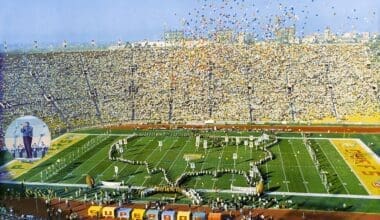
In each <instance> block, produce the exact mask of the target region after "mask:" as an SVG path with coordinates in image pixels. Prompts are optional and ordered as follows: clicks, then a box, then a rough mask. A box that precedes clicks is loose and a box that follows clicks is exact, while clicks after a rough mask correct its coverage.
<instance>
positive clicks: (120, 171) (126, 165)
mask: <svg viewBox="0 0 380 220" xmlns="http://www.w3.org/2000/svg"><path fill="white" fill-rule="evenodd" d="M141 140H142V138H139V139H138V140H137V141H136V142H135V143H134V144H133V145H132V146H134V145H135V144H137V143H139V142H140V141H141ZM152 141H153V140H150V141H149V142H148V144H149V143H150V142H152ZM146 146H147V145H144V147H142V148H141V150H140V151H139V153H141V152H142V151H143V150H144V149H145V147H146ZM127 149H128V145H127ZM136 157H137V156H134V157H133V159H134V158H136ZM120 162H121V161H120ZM121 163H123V162H121ZM124 164H125V166H124V167H123V168H122V169H120V170H119V173H122V172H123V170H124V169H125V168H127V167H128V163H124Z"/></svg>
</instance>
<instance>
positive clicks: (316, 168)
mask: <svg viewBox="0 0 380 220" xmlns="http://www.w3.org/2000/svg"><path fill="white" fill-rule="evenodd" d="M302 145H303V146H305V148H306V145H305V143H304V142H302ZM306 151H307V154H308V155H309V156H310V158H311V161H312V163H313V165H314V167H315V170H316V171H317V174H318V173H319V170H318V167H317V165H316V164H315V163H314V161H313V157H312V156H311V154H310V152H309V150H308V149H307V148H306ZM317 176H319V179H321V182H322V177H321V175H317ZM322 185H324V184H322ZM324 188H325V190H326V192H327V188H326V186H324Z"/></svg>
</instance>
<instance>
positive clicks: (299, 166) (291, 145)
mask: <svg viewBox="0 0 380 220" xmlns="http://www.w3.org/2000/svg"><path fill="white" fill-rule="evenodd" d="M289 144H290V148H291V149H292V152H293V154H294V157H295V158H296V162H297V165H298V170H299V171H300V173H301V177H302V180H303V185H304V186H305V189H306V192H307V193H309V192H310V191H309V187H307V183H308V182H306V180H305V176H304V175H303V172H302V169H301V165H300V162H299V161H298V156H297V154H296V152H295V151H294V148H293V143H292V142H291V141H290V140H289Z"/></svg>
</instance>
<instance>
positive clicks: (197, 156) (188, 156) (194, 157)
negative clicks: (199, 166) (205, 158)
mask: <svg viewBox="0 0 380 220" xmlns="http://www.w3.org/2000/svg"><path fill="white" fill-rule="evenodd" d="M201 158H202V154H184V155H183V159H185V160H186V159H188V160H189V161H191V160H199V159H201Z"/></svg>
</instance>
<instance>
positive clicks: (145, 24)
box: [0, 0, 380, 44]
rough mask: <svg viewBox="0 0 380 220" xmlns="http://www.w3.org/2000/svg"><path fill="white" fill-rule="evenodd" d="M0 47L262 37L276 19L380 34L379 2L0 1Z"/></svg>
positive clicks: (309, 27) (304, 31) (306, 28)
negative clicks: (218, 33) (225, 33)
mask: <svg viewBox="0 0 380 220" xmlns="http://www.w3.org/2000/svg"><path fill="white" fill-rule="evenodd" d="M0 6H1V7H0V41H1V42H0V43H3V42H4V41H6V42H7V43H8V44H12V43H13V44H31V43H33V41H34V40H37V41H38V42H45V43H61V42H63V40H67V41H68V42H76V43H84V42H90V41H91V40H92V39H94V40H95V41H97V42H116V41H117V40H118V39H121V40H123V41H139V40H160V39H162V36H163V32H164V31H165V30H185V31H186V32H187V33H188V34H189V35H202V34H205V33H207V32H211V31H214V30H219V29H223V28H229V29H235V30H238V31H245V32H253V33H256V34H257V36H258V37H261V38H265V37H266V36H267V33H266V32H270V30H272V29H273V25H274V23H275V17H276V16H277V17H280V18H281V20H282V25H283V26H290V25H293V24H294V25H295V26H296V31H297V32H296V33H297V35H299V36H304V35H308V34H310V33H313V32H322V31H323V30H324V29H325V28H326V27H330V28H331V29H332V30H333V31H334V32H337V33H343V32H349V31H353V30H354V31H358V32H380V16H379V14H380V11H379V10H380V1H379V0H360V1H358V0H302V1H300V0H289V1H281V0H240V1H239V0H223V1H222V0H214V1H209V0H144V1H132V0H112V1H109V0H64V1H62V0H33V1H30V0H0Z"/></svg>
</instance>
